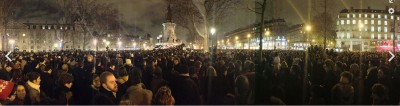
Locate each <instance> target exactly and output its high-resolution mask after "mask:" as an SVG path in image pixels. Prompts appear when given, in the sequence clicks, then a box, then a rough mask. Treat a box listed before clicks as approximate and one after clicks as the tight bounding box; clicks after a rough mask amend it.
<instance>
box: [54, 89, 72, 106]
mask: <svg viewBox="0 0 400 106" xmlns="http://www.w3.org/2000/svg"><path fill="white" fill-rule="evenodd" d="M56 91H57V92H58V93H57V94H56V95H55V97H56V102H55V104H56V105H67V104H68V105H74V100H73V98H72V92H71V90H70V89H69V88H67V87H65V86H61V87H58V88H57V89H56ZM68 95H69V97H68Z"/></svg>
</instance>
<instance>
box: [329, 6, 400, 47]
mask: <svg viewBox="0 0 400 106" xmlns="http://www.w3.org/2000/svg"><path fill="white" fill-rule="evenodd" d="M388 9H389V8H388V7H386V9H385V10H376V9H371V8H370V7H368V8H367V9H353V8H351V9H344V10H342V11H341V12H340V14H339V15H338V17H337V22H336V24H337V27H336V30H337V32H336V35H337V36H336V47H337V48H340V49H341V50H343V51H383V50H392V48H393V46H392V45H393V40H396V41H397V40H400V39H399V38H400V37H399V36H400V34H399V31H400V30H399V29H398V28H399V27H398V25H400V24H399V19H400V18H399V17H398V16H399V13H394V14H389V13H388ZM393 29H396V30H395V31H396V32H394V30H393ZM397 44H398V43H396V45H397Z"/></svg>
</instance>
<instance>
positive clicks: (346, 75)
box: [340, 71, 353, 84]
mask: <svg viewBox="0 0 400 106" xmlns="http://www.w3.org/2000/svg"><path fill="white" fill-rule="evenodd" d="M352 80H353V74H351V73H350V72H347V71H345V72H342V73H341V74H340V83H343V84H349V83H351V81H352Z"/></svg>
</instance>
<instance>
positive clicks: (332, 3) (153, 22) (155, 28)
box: [23, 0, 400, 40]
mask: <svg viewBox="0 0 400 106" xmlns="http://www.w3.org/2000/svg"><path fill="white" fill-rule="evenodd" d="M23 1H29V3H30V4H29V8H28V9H29V10H30V11H27V12H24V14H25V13H26V14H28V16H29V17H35V16H36V17H39V18H43V16H50V17H56V18H57V12H54V11H51V10H50V11H49V10H46V8H40V7H45V6H47V8H48V9H52V8H54V7H53V6H51V5H45V4H44V3H43V1H46V0H23ZM47 1H52V0H47ZM99 1H101V2H105V3H112V4H113V5H114V7H115V8H117V9H118V10H119V11H120V13H121V14H122V15H121V18H122V20H123V21H124V22H125V23H126V25H127V26H128V27H127V29H126V31H128V32H138V33H139V34H144V33H145V32H146V33H150V34H151V35H152V36H153V37H154V38H155V37H156V36H157V35H159V34H160V33H161V31H162V25H161V24H162V23H163V22H164V20H165V13H166V3H165V0H99ZM289 1H291V2H292V3H291V4H292V5H290V3H289ZM308 1H312V6H311V7H312V9H311V11H310V12H311V17H312V16H313V15H315V14H316V13H318V12H317V11H316V10H319V12H322V10H323V8H320V7H322V6H321V5H318V1H323V0H274V4H273V5H274V7H273V8H274V9H275V10H274V11H275V13H274V14H275V15H274V17H275V18H284V19H286V21H287V22H288V23H289V25H294V24H300V23H303V20H307V19H308V11H307V7H308V5H307V4H308ZM327 1H328V11H329V12H330V13H332V14H333V16H337V14H338V13H339V11H340V10H342V9H344V8H350V7H351V6H353V7H354V8H360V7H361V6H363V7H364V8H367V7H368V6H370V7H371V8H372V9H384V8H385V6H386V5H388V0H363V1H362V5H361V0H327ZM35 2H40V3H35ZM397 2H400V1H397ZM247 5H249V6H250V7H252V6H254V0H243V3H242V4H240V5H237V6H236V8H235V9H233V10H232V11H234V13H232V14H230V15H229V16H228V17H226V20H225V22H224V24H223V25H219V26H220V28H217V35H220V36H221V35H223V34H224V33H226V32H229V31H232V30H234V29H237V28H240V27H245V26H248V25H249V24H252V23H254V21H255V14H254V13H252V12H251V11H249V10H247V8H246V7H247ZM35 6H36V7H37V8H35ZM296 9H297V12H298V13H297V12H296V11H295V10H296ZM33 10H34V11H36V12H31V11H33ZM43 11H46V12H43ZM26 14H25V16H26ZM49 14H50V15H49ZM299 14H301V15H299ZM268 16H271V15H268ZM30 21H32V19H30ZM177 34H178V37H181V39H183V40H185V39H186V37H185V34H186V32H185V31H184V30H183V29H182V28H180V27H179V26H178V27H177Z"/></svg>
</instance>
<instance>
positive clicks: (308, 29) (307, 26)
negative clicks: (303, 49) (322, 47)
mask: <svg viewBox="0 0 400 106" xmlns="http://www.w3.org/2000/svg"><path fill="white" fill-rule="evenodd" d="M306 31H307V41H308V43H309V46H311V43H310V42H309V41H310V40H309V36H310V31H311V26H310V25H306Z"/></svg>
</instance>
